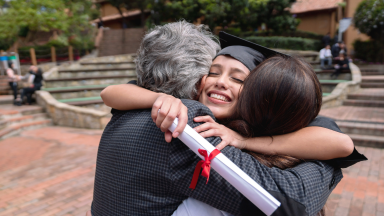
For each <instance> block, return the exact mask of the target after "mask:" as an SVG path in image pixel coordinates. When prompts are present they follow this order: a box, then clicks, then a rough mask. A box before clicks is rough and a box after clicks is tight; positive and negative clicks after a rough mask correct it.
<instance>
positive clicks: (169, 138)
mask: <svg viewBox="0 0 384 216" xmlns="http://www.w3.org/2000/svg"><path fill="white" fill-rule="evenodd" d="M164 138H165V141H166V142H167V143H170V142H171V141H172V133H171V131H167V132H165V133H164Z"/></svg>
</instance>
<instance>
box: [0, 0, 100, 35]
mask: <svg viewBox="0 0 384 216" xmlns="http://www.w3.org/2000/svg"><path fill="white" fill-rule="evenodd" d="M0 4H1V5H4V4H7V6H6V10H4V8H3V9H2V13H1V14H0V38H13V37H17V36H18V35H19V34H20V32H25V30H26V29H27V30H29V31H32V32H38V31H53V30H57V31H59V32H62V33H64V34H65V35H67V36H73V35H77V36H79V37H81V36H82V33H84V32H86V31H88V30H89V29H90V28H91V24H90V20H92V19H94V18H95V17H97V13H98V11H97V10H95V9H93V8H92V1H90V0H28V1H26V0H11V1H3V2H0Z"/></svg>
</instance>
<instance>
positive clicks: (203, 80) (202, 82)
mask: <svg viewBox="0 0 384 216" xmlns="http://www.w3.org/2000/svg"><path fill="white" fill-rule="evenodd" d="M207 76H208V75H205V76H203V78H201V80H200V82H199V84H198V85H199V86H198V91H197V95H196V98H195V100H199V97H200V94H201V92H202V91H203V89H204V86H205V80H206V79H207Z"/></svg>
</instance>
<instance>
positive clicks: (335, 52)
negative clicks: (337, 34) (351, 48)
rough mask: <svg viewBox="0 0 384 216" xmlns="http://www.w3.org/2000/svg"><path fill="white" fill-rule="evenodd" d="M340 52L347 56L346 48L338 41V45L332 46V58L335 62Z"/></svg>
mask: <svg viewBox="0 0 384 216" xmlns="http://www.w3.org/2000/svg"><path fill="white" fill-rule="evenodd" d="M341 51H343V52H344V53H345V54H347V48H346V47H345V44H344V42H343V41H339V42H338V43H336V44H334V45H333V46H332V56H333V58H334V59H335V60H338V59H339V54H340V52H341Z"/></svg>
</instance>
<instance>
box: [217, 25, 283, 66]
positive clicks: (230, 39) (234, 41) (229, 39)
mask: <svg viewBox="0 0 384 216" xmlns="http://www.w3.org/2000/svg"><path fill="white" fill-rule="evenodd" d="M219 38H220V44H221V49H224V48H225V47H228V46H245V47H249V48H252V49H254V50H256V51H259V52H260V53H261V54H263V55H264V57H265V58H266V59H267V58H269V57H272V56H275V55H282V56H289V55H287V54H284V53H281V52H277V51H275V50H271V49H269V48H267V47H263V46H261V45H259V44H255V43H252V42H250V41H247V40H244V39H241V38H239V37H236V36H234V35H231V34H228V33H226V32H223V31H221V32H220V33H219Z"/></svg>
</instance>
